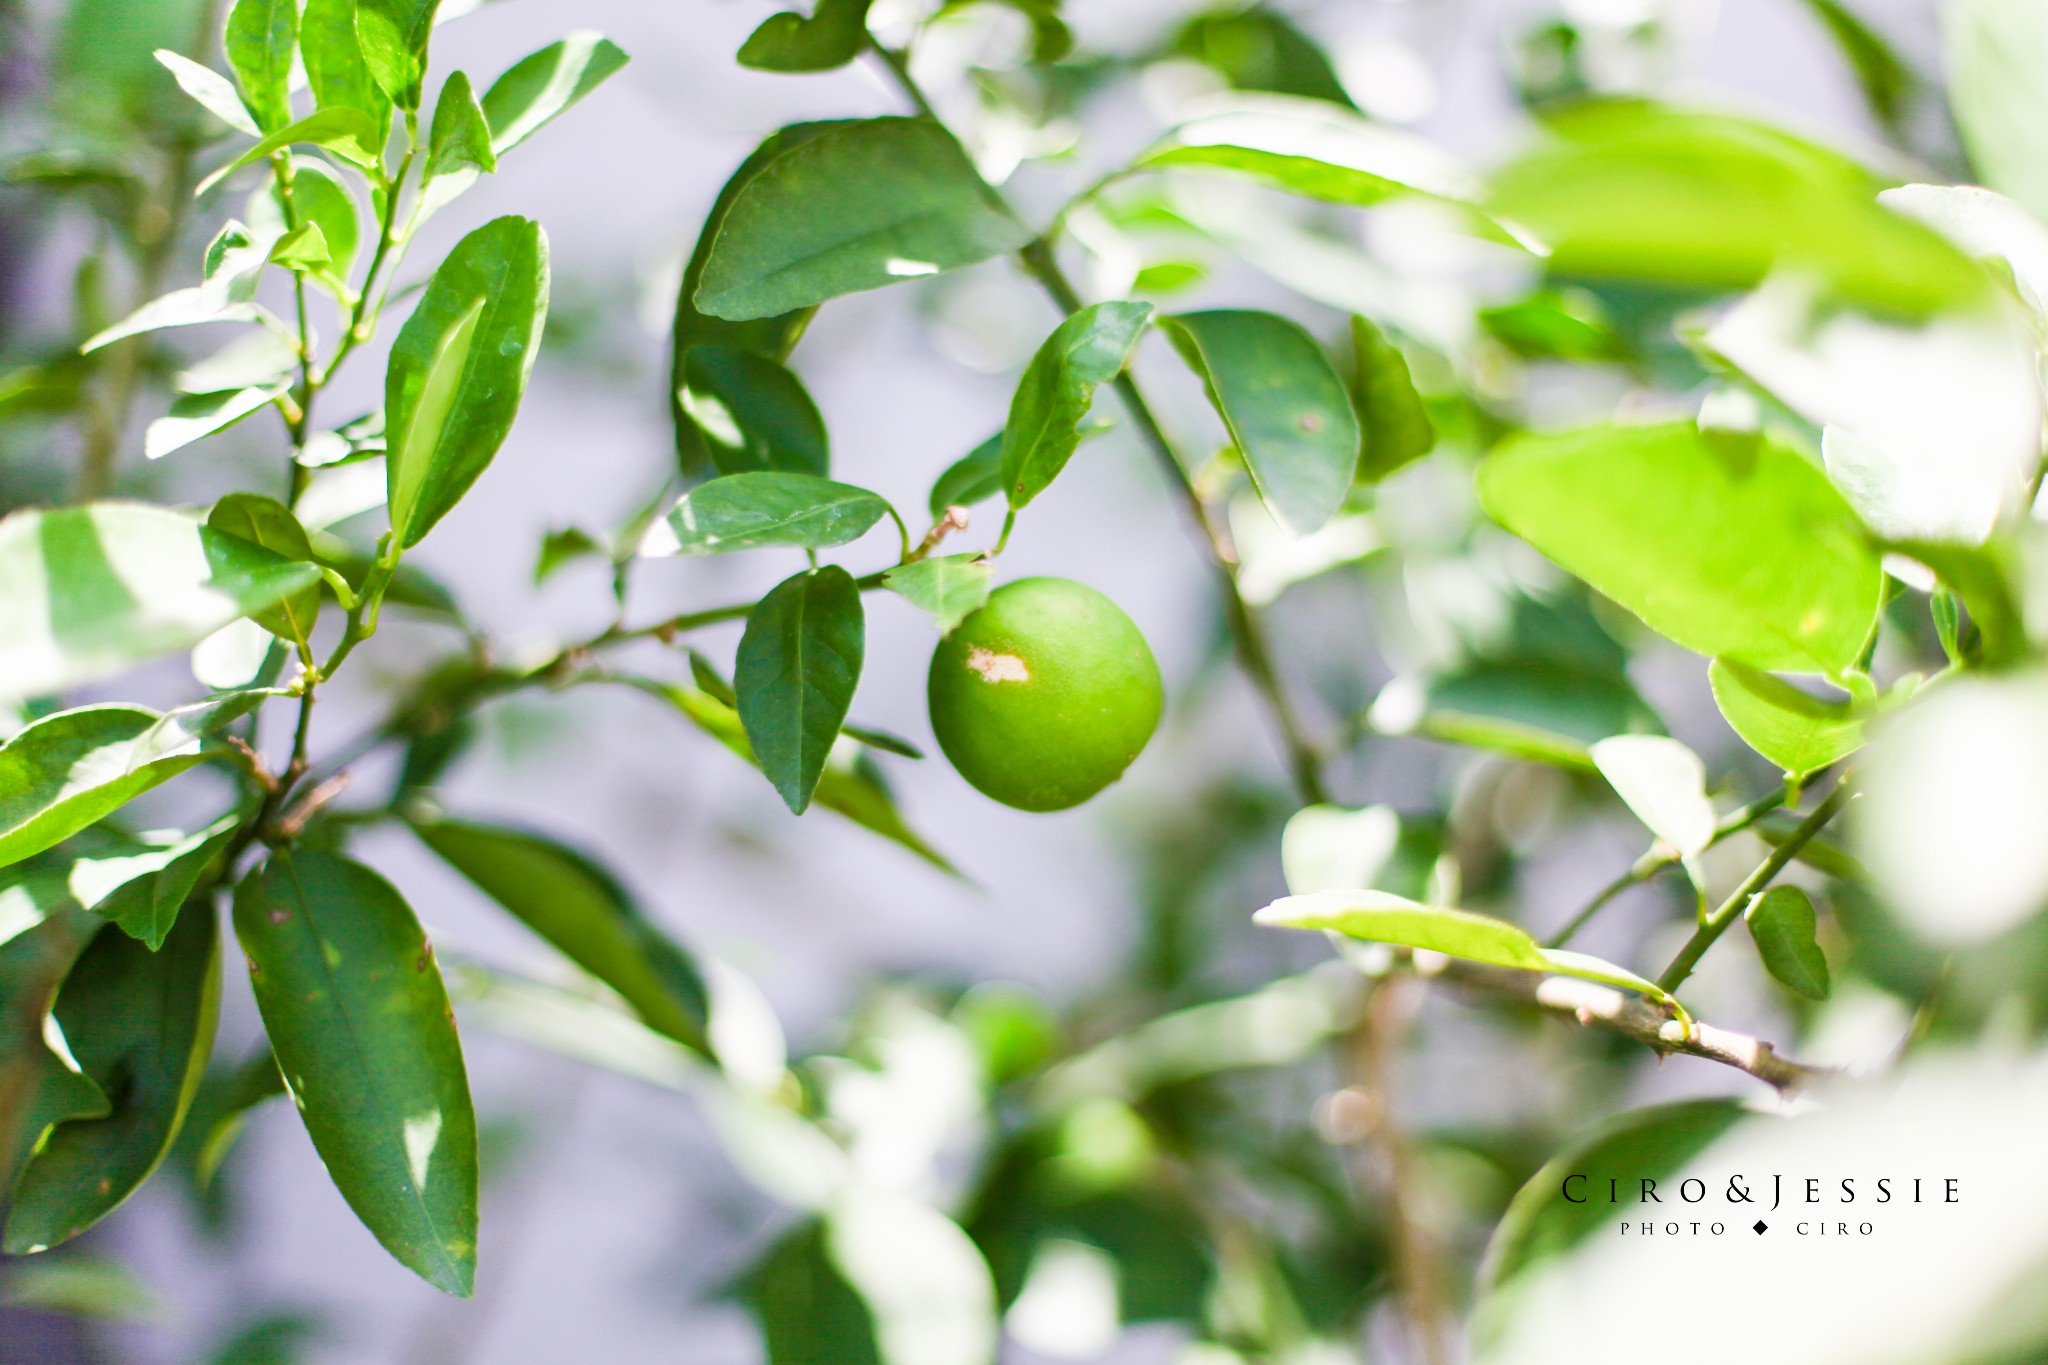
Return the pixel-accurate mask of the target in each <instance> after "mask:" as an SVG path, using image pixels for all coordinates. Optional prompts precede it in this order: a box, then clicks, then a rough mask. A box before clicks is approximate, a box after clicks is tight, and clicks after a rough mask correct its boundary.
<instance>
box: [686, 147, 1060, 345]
mask: <svg viewBox="0 0 2048 1365" xmlns="http://www.w3.org/2000/svg"><path fill="white" fill-rule="evenodd" d="M1030 240H1031V232H1030V230H1029V229H1028V228H1026V227H1025V226H1024V225H1023V224H1022V223H1019V222H1018V221H1017V220H1016V219H1015V218H1014V217H1012V216H1011V215H1010V213H1009V212H1008V210H1006V209H1004V208H1003V207H1002V205H1001V203H1000V201H998V200H997V199H996V198H995V197H994V195H993V194H992V193H991V191H990V190H989V188H988V186H987V184H986V183H985V182H983V180H982V178H981V176H980V174H979V173H978V172H976V171H975V169H974V166H973V163H971V162H970V161H969V160H968V159H967V155H966V153H965V152H963V151H962V150H961V149H960V144H959V143H957V142H955V141H954V140H953V136H952V134H951V133H948V132H947V131H946V130H945V129H944V128H942V127H940V126H939V125H938V124H936V123H932V122H929V121H927V120H923V119H909V118H877V119H855V120H849V121H845V122H840V123H833V124H827V125H825V126H823V127H820V128H818V129H816V130H815V131H812V132H810V133H809V134H808V136H807V137H806V138H805V139H804V140H802V141H796V140H794V139H792V140H791V141H790V143H789V144H788V145H786V146H785V147H784V148H783V149H782V150H780V151H779V153H777V154H775V155H774V156H773V157H772V159H771V160H770V161H768V162H767V163H766V164H764V165H763V166H761V167H760V168H759V169H758V170H757V171H756V172H755V174H754V175H753V176H752V177H751V178H749V179H748V180H747V181H746V182H745V183H744V184H742V185H741V186H740V187H739V191H738V193H737V194H736V195H735V196H734V197H733V199H732V201H731V203H730V204H729V205H728V206H727V207H726V210H725V213H724V216H723V219H722V222H721V224H720V226H719V229H718V235H717V236H716V238H715V239H713V241H712V243H711V250H710V254H709V256H708V257H707V258H706V260H705V262H704V269H703V273H702V278H701V282H700V283H699V285H698V287H697V293H696V296H695V303H696V306H697V307H698V308H700V309H702V310H703V311H704V312H707V313H710V314H712V315H713V316H716V317H722V318H727V319H731V320H733V321H746V320H750V319H756V318H766V317H772V316H775V315H777V314H784V313H789V312H791V311H793V310H796V309H801V308H808V307H811V306H813V305H815V304H819V303H823V302H824V301H825V300H827V299H832V298H837V297H839V296H840V295H842V294H852V293H857V292H859V291H861V290H866V289H879V288H881V287H882V286H884V285H889V284H895V283H897V282H899V281H901V280H906V279H916V278H919V277H922V276H925V275H936V274H939V273H941V272H942V271H947V270H955V269H958V268H959V267H961V266H965V265H973V264H974V263H975V262H977V261H985V260H987V259H989V258H990V257H991V256H1000V255H1003V254H1005V253H1007V252H1011V251H1016V250H1018V249H1019V248H1021V247H1023V246H1024V245H1025V244H1026V243H1027V242H1029V241H1030Z"/></svg>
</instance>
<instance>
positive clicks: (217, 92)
mask: <svg viewBox="0 0 2048 1365" xmlns="http://www.w3.org/2000/svg"><path fill="white" fill-rule="evenodd" d="M156 59H157V61H159V62H161V63H162V64H163V67H164V69H165V70H166V71H168V72H170V73H171V77H172V79H174V80H176V81H177V82H178V88H179V89H180V90H183V91H184V92H185V93H186V94H188V95H190V96H191V97H192V98H193V99H195V100H197V101H198V102H199V106H200V108H202V109H204V110H206V112H207V113H209V114H212V115H213V116H214V117H215V118H217V119H219V120H220V121H221V122H222V123H225V124H226V125H227V126H228V127H230V128H232V129H234V130H235V131H236V132H238V133H246V134H248V135H249V136H250V137H262V136H263V130H262V129H261V128H258V127H257V126H256V119H255V117H254V115H252V114H251V113H250V112H249V106H248V105H246V104H244V103H242V97H241V95H240V94H239V93H237V92H236V90H235V87H234V84H233V83H232V82H231V81H229V80H228V78H227V77H226V76H223V75H221V74H220V72H218V71H215V70H214V69H213V68H212V67H210V66H201V65H200V64H199V63H198V62H195V61H193V60H192V59H191V58H190V57H186V56H182V55H180V54H178V53H176V52H172V51H170V50H169V49H168V48H160V49H158V51H157V53H156Z"/></svg>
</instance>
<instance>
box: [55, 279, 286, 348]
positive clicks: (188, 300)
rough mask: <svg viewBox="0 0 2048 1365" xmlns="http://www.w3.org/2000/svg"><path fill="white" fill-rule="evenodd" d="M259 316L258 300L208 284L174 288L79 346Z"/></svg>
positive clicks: (89, 346)
mask: <svg viewBox="0 0 2048 1365" xmlns="http://www.w3.org/2000/svg"><path fill="white" fill-rule="evenodd" d="M259 316H261V311H260V310H259V309H258V308H257V307H256V306H255V305H254V304H251V303H248V302H234V301H231V300H228V299H225V298H221V297H219V296H217V295H216V294H215V292H214V291H212V290H209V289H206V288H204V287H194V288H191V289H174V290H172V291H171V292H170V293H168V294H165V295H164V296H163V297H162V298H157V299H151V300H150V301H149V302H148V303H145V304H143V305H142V307H140V308H138V309H136V310H135V311H134V312H133V313H130V314H129V315H128V316H127V317H125V318H123V319H121V321H119V322H117V323H115V324H114V325H113V326H111V327H109V328H107V329H106V330H104V331H101V332H97V333H95V334H94V335H93V336H91V337H89V338H88V339H87V340H86V342H85V344H84V345H82V346H80V347H79V348H78V349H79V350H80V351H81V352H83V353H86V354H90V353H92V352H93V351H97V350H98V349H99V348H100V347H102V346H108V345H111V344H113V343H114V342H116V341H120V340H121V339H122V338H124V337H132V336H137V335H139V334H141V333H143V332H154V331H158V330H160V329H162V328H165V327H194V326H197V325H199V324H200V323H206V322H254V321H255V320H256V319H257V318H258V317H259Z"/></svg>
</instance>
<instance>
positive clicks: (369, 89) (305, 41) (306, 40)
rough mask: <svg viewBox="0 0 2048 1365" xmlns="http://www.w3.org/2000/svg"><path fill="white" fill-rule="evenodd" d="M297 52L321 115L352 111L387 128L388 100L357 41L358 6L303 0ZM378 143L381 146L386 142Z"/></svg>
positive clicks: (347, 0) (352, 1)
mask: <svg viewBox="0 0 2048 1365" xmlns="http://www.w3.org/2000/svg"><path fill="white" fill-rule="evenodd" d="M299 50H300V52H301V54H302V55H303V57H304V59H305V63H306V80H307V83H308V84H310V85H311V86H312V87H313V98H314V100H315V101H316V102H317V103H318V104H319V106H320V107H321V108H322V109H354V110H356V111H357V112H359V113H361V114H363V115H364V116H365V117H367V118H368V119H369V120H370V121H371V123H373V124H375V125H376V126H377V127H379V128H383V129H386V130H388V129H389V128H390V127H391V97H390V96H389V95H386V94H385V93H384V92H383V91H382V90H380V89H379V88H378V87H377V82H376V81H374V80H372V79H371V78H370V68H369V66H368V64H367V63H365V62H364V61H363V49H362V44H361V42H360V41H359V40H358V39H357V37H356V0H306V13H305V17H304V18H303V19H302V20H301V21H300V23H299ZM377 141H378V145H379V146H382V145H383V142H384V139H383V138H381V137H380V138H378V139H377Z"/></svg>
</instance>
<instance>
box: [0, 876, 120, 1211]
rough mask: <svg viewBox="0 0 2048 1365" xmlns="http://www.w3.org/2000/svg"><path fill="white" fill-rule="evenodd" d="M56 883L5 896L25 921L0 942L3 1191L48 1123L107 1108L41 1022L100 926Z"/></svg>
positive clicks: (51, 879) (8, 910)
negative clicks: (66, 974) (51, 1041)
mask: <svg viewBox="0 0 2048 1365" xmlns="http://www.w3.org/2000/svg"><path fill="white" fill-rule="evenodd" d="M56 880H57V879H55V878H54V876H53V874H44V880H42V883H41V885H40V886H39V887H37V888H34V890H33V893H31V892H30V891H28V890H27V889H25V888H16V889H15V890H12V891H10V892H9V893H7V895H6V896H5V898H4V899H5V901H7V902H12V903H11V904H6V905H5V907H4V909H5V912H6V913H7V914H8V915H9V916H10V917H14V916H15V915H17V914H19V913H21V912H22V911H24V910H25V911H26V915H25V916H24V917H25V918H27V919H28V920H29V922H28V924H27V925H26V926H24V927H23V928H21V929H20V930H19V931H18V932H16V933H14V934H13V935H11V936H10V937H8V938H7V939H6V941H5V942H0V1026H4V1027H5V1030H6V1031H5V1033H4V1034H0V1189H8V1190H11V1189H13V1188H14V1181H15V1178H16V1177H17V1176H18V1175H20V1173H21V1169H22V1167H23V1166H24V1165H25V1164H26V1163H27V1161H28V1159H29V1157H30V1155H31V1154H32V1153H33V1152H34V1151H35V1149H36V1147H37V1145H38V1144H39V1143H41V1141H42V1139H43V1134H44V1133H45V1132H47V1131H48V1130H49V1128H50V1126H51V1125H52V1124H55V1123H62V1122H64V1121H65V1120H68V1119H80V1118H97V1117H99V1116H100V1115H102V1114H105V1113H107V1112H109V1109H110V1108H111V1106H110V1105H109V1104H108V1102H107V1097H106V1095H105V1094H104V1093H102V1092H101V1090H100V1088H99V1087H98V1086H97V1085H94V1084H93V1083H92V1081H91V1080H89V1079H88V1078H87V1077H86V1076H85V1074H84V1073H83V1072H81V1071H80V1070H78V1068H77V1067H76V1066H75V1065H73V1063H72V1061H71V1059H70V1058H69V1056H67V1055H60V1054H59V1053H58V1052H57V1051H56V1050H55V1049H53V1048H52V1047H51V1046H50V1039H49V1031H48V1029H47V1027H46V1023H45V1021H46V1020H47V1019H48V1018H49V1014H50V1006H51V1005H52V1004H53V1003H54V1002H55V1000H56V998H57V988H58V987H59V986H60V985H61V984H62V983H63V981H64V975H65V973H67V972H69V971H70V970H71V964H72V963H73V962H75V961H77V960H78V955H79V954H80V953H81V952H83V951H85V946H86V944H87V943H88V942H90V941H91V939H92V936H93V933H94V931H95V930H97V929H99V928H100V927H101V926H100V922H99V921H98V920H97V919H95V918H94V917H93V916H91V915H89V914H87V913H86V912H85V911H83V910H81V909H79V908H78V906H77V905H76V904H75V903H73V902H72V901H71V899H70V898H69V897H68V896H64V895H62V894H61V886H60V885H53V884H52V883H53V882H54V881H56ZM24 901H27V902H31V903H30V904H28V905H23V904H22V903H23V902H24Z"/></svg>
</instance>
